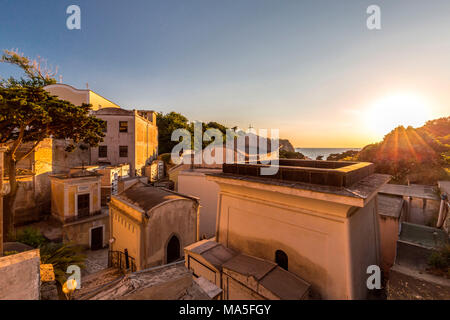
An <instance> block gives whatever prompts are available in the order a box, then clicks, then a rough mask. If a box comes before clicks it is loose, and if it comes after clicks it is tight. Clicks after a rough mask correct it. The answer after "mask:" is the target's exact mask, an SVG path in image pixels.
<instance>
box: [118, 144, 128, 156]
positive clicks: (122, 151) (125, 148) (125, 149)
mask: <svg viewBox="0 0 450 320" xmlns="http://www.w3.org/2000/svg"><path fill="white" fill-rule="evenodd" d="M119 156H120V157H121V158H126V157H128V146H119Z"/></svg>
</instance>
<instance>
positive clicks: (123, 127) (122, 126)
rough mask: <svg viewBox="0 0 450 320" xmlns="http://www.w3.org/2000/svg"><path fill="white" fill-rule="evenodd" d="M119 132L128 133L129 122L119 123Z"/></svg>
mask: <svg viewBox="0 0 450 320" xmlns="http://www.w3.org/2000/svg"><path fill="white" fill-rule="evenodd" d="M119 132H128V121H119Z"/></svg>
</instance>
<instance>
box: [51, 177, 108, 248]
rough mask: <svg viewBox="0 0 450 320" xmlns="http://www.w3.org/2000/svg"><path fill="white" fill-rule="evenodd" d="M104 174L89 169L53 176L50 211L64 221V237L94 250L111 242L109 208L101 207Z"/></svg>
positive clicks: (56, 217) (62, 222)
mask: <svg viewBox="0 0 450 320" xmlns="http://www.w3.org/2000/svg"><path fill="white" fill-rule="evenodd" d="M100 178H101V175H100V174H98V173H94V172H89V171H78V172H75V173H72V174H58V175H51V176H50V180H51V190H52V192H51V203H52V206H51V208H52V209H51V212H52V216H53V217H54V218H55V219H57V220H58V221H59V222H61V224H62V231H63V240H64V241H65V242H72V243H76V244H80V245H84V246H87V247H89V248H91V249H93V250H95V249H101V248H103V247H104V246H106V245H107V244H108V239H109V219H108V211H107V210H104V211H102V210H101V206H100V198H101V193H100V185H101V182H100Z"/></svg>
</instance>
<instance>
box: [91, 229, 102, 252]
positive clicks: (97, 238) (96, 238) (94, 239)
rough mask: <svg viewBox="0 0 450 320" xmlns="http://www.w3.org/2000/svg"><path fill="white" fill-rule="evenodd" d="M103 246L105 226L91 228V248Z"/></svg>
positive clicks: (96, 248) (95, 248)
mask: <svg viewBox="0 0 450 320" xmlns="http://www.w3.org/2000/svg"><path fill="white" fill-rule="evenodd" d="M102 248H103V227H97V228H92V229H91V250H99V249H102Z"/></svg>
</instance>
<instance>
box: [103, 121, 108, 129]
mask: <svg viewBox="0 0 450 320" xmlns="http://www.w3.org/2000/svg"><path fill="white" fill-rule="evenodd" d="M102 132H108V121H105V122H104V123H103V128H102Z"/></svg>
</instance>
